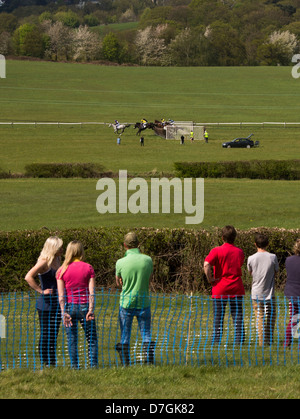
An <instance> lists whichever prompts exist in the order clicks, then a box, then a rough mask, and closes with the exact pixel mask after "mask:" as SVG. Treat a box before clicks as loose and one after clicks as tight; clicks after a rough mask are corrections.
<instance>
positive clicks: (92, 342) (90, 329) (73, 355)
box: [66, 303, 98, 368]
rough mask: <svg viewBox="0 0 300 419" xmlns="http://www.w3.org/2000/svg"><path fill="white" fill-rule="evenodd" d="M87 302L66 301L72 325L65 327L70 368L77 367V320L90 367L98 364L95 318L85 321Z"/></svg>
mask: <svg viewBox="0 0 300 419" xmlns="http://www.w3.org/2000/svg"><path fill="white" fill-rule="evenodd" d="M88 309H89V305H88V304H72V303H68V304H67V307H66V312H67V313H68V314H70V316H71V317H72V326H71V327H67V328H66V330H67V336H68V349H69V355H70V359H71V366H72V368H79V359H78V322H80V324H81V326H82V328H83V330H84V333H85V337H86V340H87V342H88V356H89V361H90V366H91V367H97V366H98V339H97V330H96V322H95V320H90V321H86V315H87V312H88Z"/></svg>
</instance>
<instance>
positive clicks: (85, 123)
mask: <svg viewBox="0 0 300 419" xmlns="http://www.w3.org/2000/svg"><path fill="white" fill-rule="evenodd" d="M127 123H128V124H130V125H134V124H135V122H126V124H127ZM109 124H110V122H60V121H52V122H42V121H41V122H40V121H28V122H26V121H4V122H1V121H0V125H11V126H12V127H13V126H14V125H34V126H38V125H56V126H58V127H59V126H61V125H81V126H83V125H109ZM192 124H193V126H195V127H197V126H204V127H208V126H211V127H212V126H220V127H221V126H230V125H232V126H240V127H243V126H251V125H252V126H255V125H256V126H262V127H264V126H271V125H276V126H280V125H281V126H283V127H288V126H299V125H300V122H193V123H192Z"/></svg>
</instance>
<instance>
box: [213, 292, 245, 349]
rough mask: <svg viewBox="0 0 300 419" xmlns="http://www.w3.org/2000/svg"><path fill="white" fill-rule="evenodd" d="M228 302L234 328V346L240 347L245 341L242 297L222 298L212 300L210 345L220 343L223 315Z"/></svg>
mask: <svg viewBox="0 0 300 419" xmlns="http://www.w3.org/2000/svg"><path fill="white" fill-rule="evenodd" d="M228 302H229V308H230V314H231V317H232V321H233V327H234V338H233V339H234V344H236V345H241V344H242V343H244V341H245V329H244V315H243V297H223V298H214V299H213V311H214V322H213V336H212V344H219V343H220V342H221V339H222V335H223V323H224V315H225V310H226V306H227V303H228Z"/></svg>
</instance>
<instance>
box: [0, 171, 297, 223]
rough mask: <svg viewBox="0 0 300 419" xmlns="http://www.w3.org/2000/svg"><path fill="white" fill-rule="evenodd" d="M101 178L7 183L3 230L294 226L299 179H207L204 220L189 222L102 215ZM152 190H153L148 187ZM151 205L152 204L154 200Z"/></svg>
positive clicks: (0, 215) (2, 185) (0, 214)
mask: <svg viewBox="0 0 300 419" xmlns="http://www.w3.org/2000/svg"><path fill="white" fill-rule="evenodd" d="M96 184H97V179H77V178H76V179H2V180H0V190H1V201H2V205H1V208H0V220H1V221H0V230H3V231H12V230H25V229H40V228H42V227H44V226H45V227H47V228H49V229H62V228H80V227H83V228H87V227H91V226H99V227H100V226H104V227H110V226H121V227H128V228H132V227H142V226H143V227H156V228H161V227H165V228H180V227H185V228H192V229H194V228H211V227H212V226H217V227H222V226H223V225H224V224H226V223H227V224H234V225H235V227H236V228H239V229H248V228H251V227H261V226H264V227H281V228H287V229H291V228H295V227H297V225H298V220H299V206H300V195H299V193H298V191H299V185H300V181H269V180H251V179H205V181H204V220H203V222H202V223H201V224H197V225H193V224H185V216H186V215H187V214H185V211H184V208H183V213H182V214H180V213H179V214H174V213H173V209H172V205H173V197H172V196H171V213H170V214H162V213H159V214H151V212H150V210H149V213H148V214H141V213H138V214H131V213H130V212H128V213H125V214H119V213H116V214H110V213H106V214H99V213H98V212H97V209H96V201H97V198H98V196H99V195H100V191H97V190H96ZM149 190H150V188H149ZM149 202H150V201H149Z"/></svg>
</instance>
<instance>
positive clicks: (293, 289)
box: [284, 239, 300, 347]
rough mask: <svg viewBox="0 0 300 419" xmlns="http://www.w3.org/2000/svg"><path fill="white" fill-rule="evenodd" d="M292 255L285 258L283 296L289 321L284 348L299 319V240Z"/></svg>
mask: <svg viewBox="0 0 300 419" xmlns="http://www.w3.org/2000/svg"><path fill="white" fill-rule="evenodd" d="M293 251H294V255H292V256H289V257H287V258H286V261H285V268H286V274H287V279H286V284H285V288H284V295H285V296H286V297H287V298H288V300H289V313H290V320H289V323H288V325H287V328H286V331H285V340H284V346H285V347H288V346H290V345H291V343H292V340H293V327H295V326H297V324H298V323H299V319H300V239H298V240H296V243H295V244H294V247H293Z"/></svg>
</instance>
